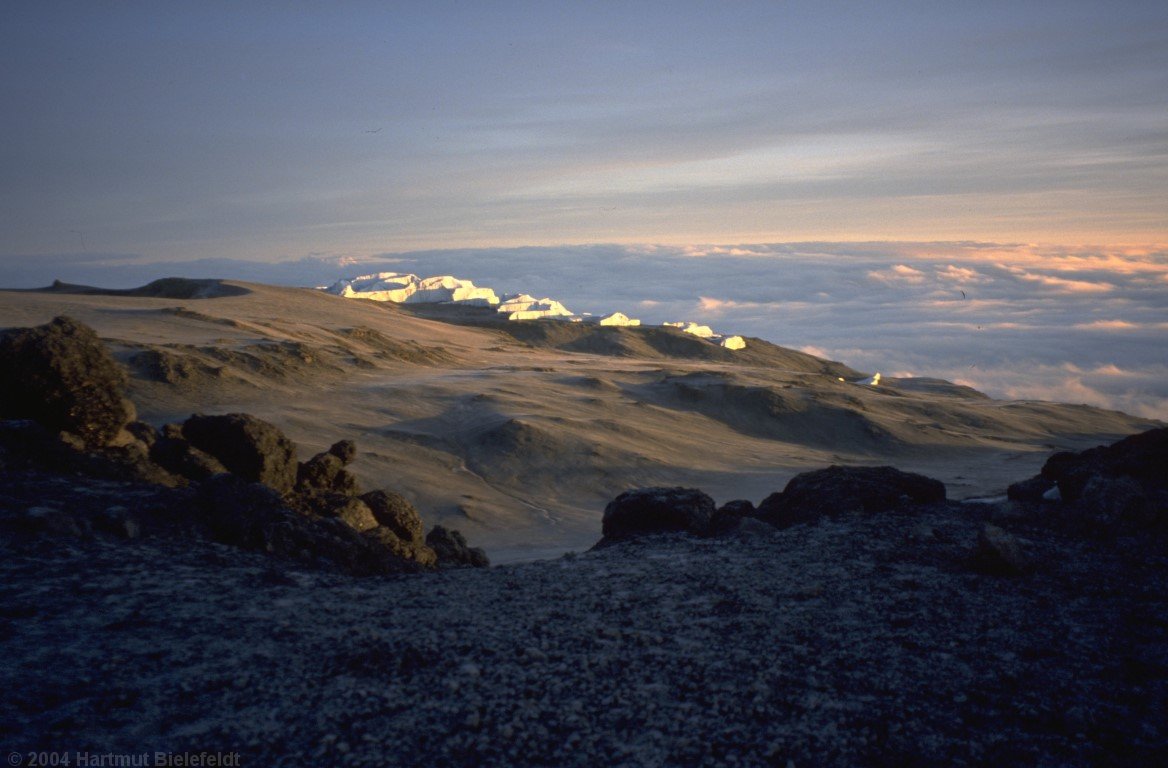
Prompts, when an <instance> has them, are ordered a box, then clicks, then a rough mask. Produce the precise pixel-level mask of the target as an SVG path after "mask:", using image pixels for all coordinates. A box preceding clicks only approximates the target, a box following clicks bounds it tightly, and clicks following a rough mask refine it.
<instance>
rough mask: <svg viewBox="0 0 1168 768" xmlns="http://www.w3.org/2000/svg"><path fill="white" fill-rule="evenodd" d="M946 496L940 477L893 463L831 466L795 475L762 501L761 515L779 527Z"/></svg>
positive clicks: (759, 507)
mask: <svg viewBox="0 0 1168 768" xmlns="http://www.w3.org/2000/svg"><path fill="white" fill-rule="evenodd" d="M943 501H945V486H944V484H943V483H941V482H940V481H938V480H934V479H932V478H929V477H925V476H924V475H918V474H915V473H912V472H902V471H900V470H899V469H895V468H894V467H839V466H831V467H828V468H826V469H817V470H814V471H812V472H804V473H803V474H801V475H796V476H795V477H793V478H792V479H791V481H790V482H789V483H787V487H786V488H784V489H783V491H782V492H780V493H772V494H771V495H770V496H767V497H766V498H765V499H763V501H762V503H761V504H759V505H758V512H757V516H758V517H759V518H760V519H762V520H765V521H766V522H768V523H770V524H771V525H774V526H776V527H778V528H785V527H787V526H790V525H795V524H797V523H807V522H813V521H815V520H817V519H819V518H820V517H824V516H831V515H838V514H845V513H848V512H854V511H860V512H865V513H868V514H871V513H875V512H885V511H889V510H893V509H904V508H909V507H912V506H915V505H919V504H933V503H939V502H943Z"/></svg>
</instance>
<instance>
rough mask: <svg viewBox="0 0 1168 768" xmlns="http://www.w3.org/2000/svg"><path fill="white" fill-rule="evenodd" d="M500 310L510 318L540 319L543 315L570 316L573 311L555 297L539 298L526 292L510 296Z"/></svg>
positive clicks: (500, 306)
mask: <svg viewBox="0 0 1168 768" xmlns="http://www.w3.org/2000/svg"><path fill="white" fill-rule="evenodd" d="M498 311H499V312H504V313H506V314H507V319H508V320H538V319H539V318H541V317H570V316H571V315H572V313H571V311H569V309H568V308H567V307H565V306H564V305H563V304H561V303H560V302H558V301H556V300H554V299H548V298H543V299H537V298H535V297H534V296H528V295H527V294H526V293H520V294H516V295H515V296H508V297H507V298H506V299H505V300H504V301H503V303H502V304H500V305H499V308H498Z"/></svg>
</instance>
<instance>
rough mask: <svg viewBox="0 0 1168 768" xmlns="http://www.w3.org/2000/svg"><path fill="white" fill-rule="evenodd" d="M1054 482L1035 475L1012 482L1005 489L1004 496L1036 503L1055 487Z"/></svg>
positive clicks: (1013, 499) (1042, 499)
mask: <svg viewBox="0 0 1168 768" xmlns="http://www.w3.org/2000/svg"><path fill="white" fill-rule="evenodd" d="M1056 487H1057V486H1056V485H1055V482H1054V481H1053V480H1051V479H1049V478H1046V477H1043V476H1042V475H1037V476H1035V477H1032V478H1030V479H1029V480H1021V481H1019V482H1017V483H1013V484H1012V485H1010V487H1009V488H1007V489H1006V498H1008V499H1009V500H1010V501H1021V502H1028V503H1031V504H1038V503H1040V502H1042V501H1045V500H1046V498H1045V497H1046V494H1047V493H1048V492H1049V491H1050V490H1051V489H1052V488H1056Z"/></svg>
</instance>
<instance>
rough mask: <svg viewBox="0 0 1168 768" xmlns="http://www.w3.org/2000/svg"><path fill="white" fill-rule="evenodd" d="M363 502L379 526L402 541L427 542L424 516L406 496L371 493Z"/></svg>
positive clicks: (388, 492) (391, 492) (386, 492)
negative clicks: (371, 511) (391, 532)
mask: <svg viewBox="0 0 1168 768" xmlns="http://www.w3.org/2000/svg"><path fill="white" fill-rule="evenodd" d="M361 501H363V502H365V503H366V504H368V505H369V508H370V509H371V510H373V517H375V518H376V519H377V522H378V524H380V525H382V526H384V527H385V528H388V529H389V530H390V531H393V533H394V534H395V535H396V536H397V537H398V538H400V539H401V540H402V541H405V542H409V543H414V544H421V543H423V542H424V541H425V539H426V529H425V528H424V527H423V524H422V516H421V515H419V514H418V510H417V509H415V508H414V505H413V504H411V503H410V502H409V499H407V498H406V497H405V496H402V495H401V494H398V493H394V492H393V491H370V492H369V493H367V494H365V495H364V496H362V497H361ZM464 543H465V542H464Z"/></svg>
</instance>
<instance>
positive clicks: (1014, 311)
mask: <svg viewBox="0 0 1168 768" xmlns="http://www.w3.org/2000/svg"><path fill="white" fill-rule="evenodd" d="M359 263H360V267H359V269H360V270H361V271H366V272H372V271H377V270H380V269H385V270H392V271H396V272H414V273H420V274H458V275H465V276H466V277H468V278H471V279H473V280H474V281H475V282H476V283H478V284H481V285H490V286H492V287H494V288H495V289H496V290H499V291H502V292H506V293H515V292H519V291H524V292H528V293H532V294H533V295H546V296H555V297H556V298H557V299H560V300H561V301H563V302H564V303H565V304H567V305H568V306H571V307H573V308H578V309H580V310H581V311H589V312H593V313H595V314H609V313H612V312H615V311H619V310H627V309H628V308H630V307H637V308H638V315H639V316H640V317H641V319H642V320H643V321H644V322H646V323H649V324H657V323H661V322H664V321H673V320H676V319H678V318H687V319H692V320H695V321H698V322H704V323H715V324H716V325H717V327H718V328H719V329H721V330H724V331H726V332H728V333H735V334H742V335H745V336H758V337H761V338H764V339H767V340H770V341H774V342H776V343H779V344H782V345H784V346H788V347H792V348H796V349H799V348H802V349H807V350H809V351H810V350H814V351H815V354H820V355H822V356H825V357H829V358H833V359H836V360H842V361H843V362H846V363H848V364H850V365H852V366H853V367H856V368H859V369H862V370H866V371H869V372H874V371H877V370H880V371H884V372H885V373H888V372H890V371H913V372H914V373H916V374H917V375H919V376H940V377H943V378H948V379H951V380H954V381H959V382H961V383H964V384H968V385H970V386H973V387H976V388H978V389H981V390H982V391H985V392H987V393H988V394H990V395H993V396H995V397H1022V398H1034V399H1053V400H1060V401H1066V402H1076V403H1089V404H1091V405H1098V406H1102V407H1108V408H1115V409H1119V410H1124V411H1128V412H1130V413H1136V414H1139V415H1143V416H1150V417H1154V418H1159V419H1162V420H1168V368H1166V365H1168V363H1166V362H1165V355H1164V349H1165V344H1164V342H1165V332H1166V331H1168V291H1165V290H1164V286H1165V280H1166V279H1168V252H1165V251H1147V250H1131V249H1129V250H1123V249H1111V250H1105V249H1099V250H1090V249H1059V248H1039V247H1035V246H1028V245H1001V244H990V243H873V244H863V243H859V244H857V243H850V244H833V243H787V244H773V245H745V246H729V245H723V246H713V245H710V246H707V245H696V246H690V247H671V246H616V245H591V246H571V247H550V248H508V249H464V250H444V251H426V252H414V253H395V254H385V255H383V256H381V257H377V258H372V259H363V260H361V261H360V262H359ZM21 266H22V269H20V270H17V271H16V272H14V273H11V272H10V273H9V275H8V276H7V280H6V282H9V284H13V285H25V286H32V285H46V284H48V283H49V282H51V280H52V279H53V278H56V277H59V278H61V279H63V280H66V281H67V282H87V283H92V284H100V285H107V286H111V287H118V286H122V287H124V286H130V285H137V284H141V283H143V282H145V281H147V280H150V279H154V278H157V277H164V276H167V275H176V274H177V275H184V276H190V277H234V278H241V279H250V280H257V281H263V282H274V283H282V284H293V285H319V284H322V283H327V282H331V281H333V280H336V279H338V278H339V277H343V276H344V275H346V274H354V269H355V268H356V265H355V264H354V263H353V262H352V261H351V260H348V261H346V262H344V263H342V258H340V257H319V258H306V259H302V260H299V261H295V262H284V263H278V264H260V263H255V262H240V261H228V260H207V261H200V262H186V263H180V264H175V263H171V264H142V263H137V262H135V261H134V260H132V259H129V258H127V257H108V258H107V259H104V260H103V259H101V258H92V259H90V260H89V261H87V262H85V263H71V262H69V261H68V260H67V259H64V258H62V259H60V260H56V261H54V260H52V259H41V260H37V261H36V262H30V263H28V264H25V265H21Z"/></svg>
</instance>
